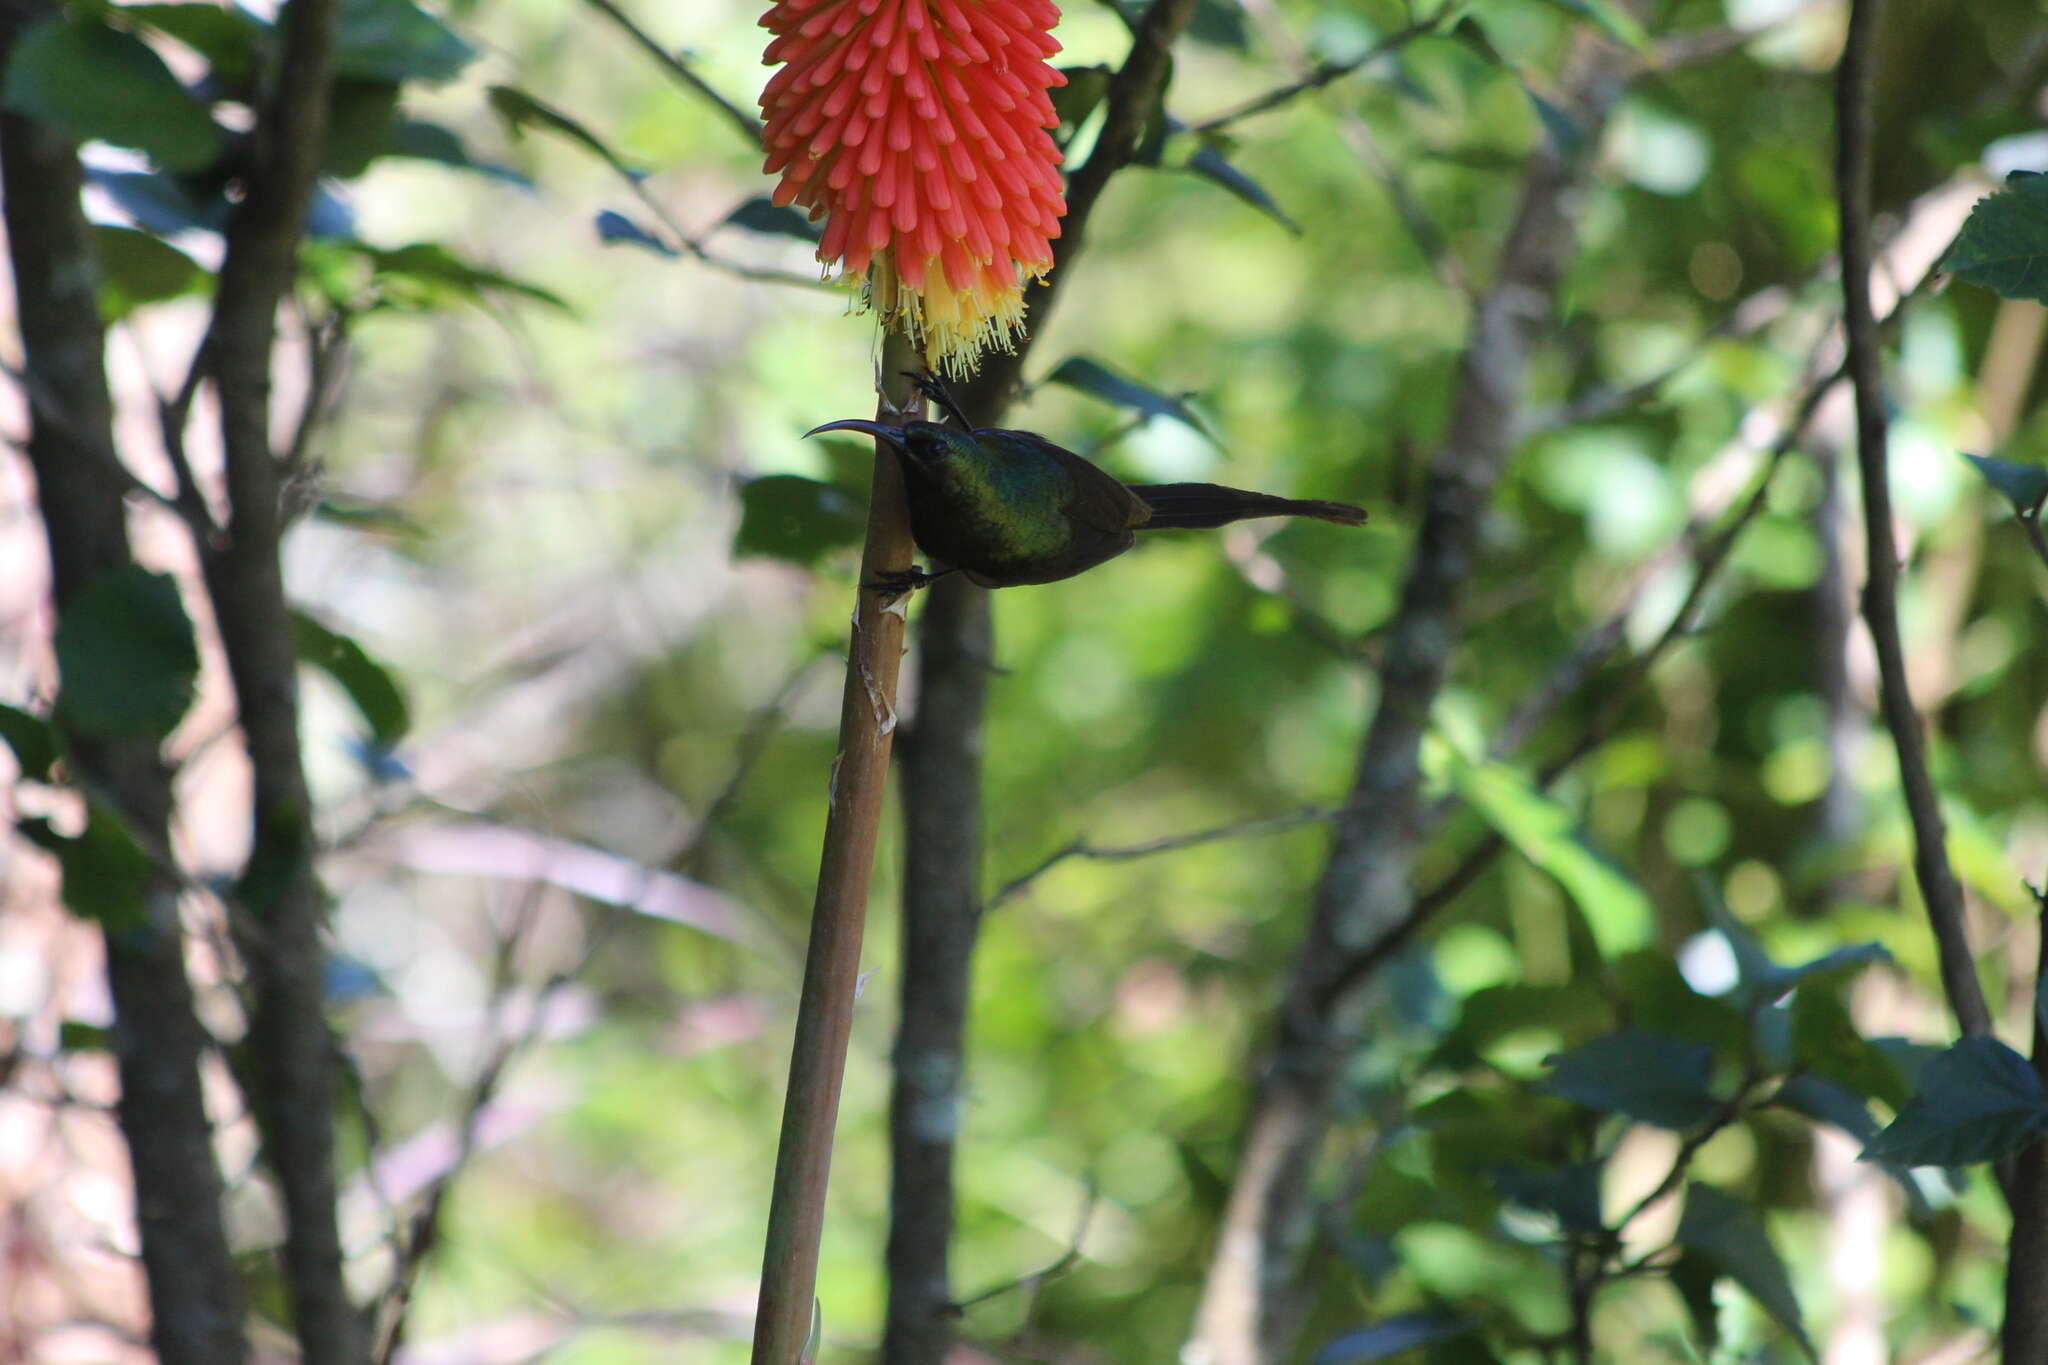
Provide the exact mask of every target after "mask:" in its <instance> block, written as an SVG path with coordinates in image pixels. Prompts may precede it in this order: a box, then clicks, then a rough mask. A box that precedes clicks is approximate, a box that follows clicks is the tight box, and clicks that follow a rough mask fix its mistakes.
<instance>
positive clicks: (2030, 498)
mask: <svg viewBox="0 0 2048 1365" xmlns="http://www.w3.org/2000/svg"><path fill="white" fill-rule="evenodd" d="M2043 268H2044V269H2048V257H2044V258H2043ZM1962 456H1963V458H1964V459H1966V460H1968V461H1969V462H1970V463H1971V464H1973V465H1975V466H1976V467H1977V472H1978V473H1979V474H1981V475H1983V476H1984V482H1986V483H1988V484H1990V485H1991V486H1992V487H1993V488H1995V489H1997V490H1998V491H1999V492H2001V493H2003V494H2005V500H2006V501H2007V502H2009V503H2011V504H2012V510H2013V511H2015V512H2017V513H2018V514H2019V515H2021V516H2023V517H2031V516H2033V515H2034V514H2035V513H2036V512H2039V511H2040V510H2041V503H2042V501H2043V500H2048V468H2043V467H2042V466H2041V465H2037V464H2014V463H2013V462H2012V461H2011V460H2001V459H1998V458H1997V457H1995V456H1991V455H1972V454H1970V452H1969V451H1967V450H1966V451H1963V452H1962Z"/></svg>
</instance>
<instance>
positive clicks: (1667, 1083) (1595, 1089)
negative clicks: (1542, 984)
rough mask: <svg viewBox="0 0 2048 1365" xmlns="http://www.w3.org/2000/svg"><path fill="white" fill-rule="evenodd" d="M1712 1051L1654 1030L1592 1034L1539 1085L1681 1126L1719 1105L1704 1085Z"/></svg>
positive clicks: (1572, 1098)
mask: <svg viewBox="0 0 2048 1365" xmlns="http://www.w3.org/2000/svg"><path fill="white" fill-rule="evenodd" d="M1712 1061H1713V1054H1712V1052H1711V1051H1710V1050H1709V1049H1707V1048H1705V1047H1703V1046H1701V1045H1699V1044H1696V1043H1683V1042H1680V1041H1679V1040H1678V1039H1676V1038H1664V1037H1660V1036H1659V1035H1657V1034H1654V1033H1637V1032H1633V1031H1629V1032H1623V1033H1617V1034H1613V1035H1611V1036H1609V1037H1606V1038H1596V1039H1594V1040H1593V1041H1592V1042H1590V1043H1587V1044H1585V1045H1583V1046H1581V1047H1576V1048H1573V1049H1572V1050H1571V1051H1570V1052H1567V1053H1565V1054H1563V1055H1562V1056H1560V1057H1558V1058H1557V1059H1556V1065H1555V1066H1554V1068H1553V1069H1552V1071H1551V1073H1550V1075H1549V1076H1548V1077H1547V1078H1545V1080H1544V1082H1543V1088H1544V1089H1545V1090H1548V1091H1550V1092H1551V1093H1552V1094H1554V1095H1562V1096H1563V1097H1564V1098H1566V1099H1568V1100H1570V1101H1572V1102H1573V1103H1574V1104H1580V1105H1584V1106H1585V1107H1586V1108H1588V1109H1599V1110H1604V1111H1610V1112H1613V1113H1618V1114H1627V1115H1628V1116H1629V1117H1631V1118H1636V1119H1641V1120H1642V1121H1643V1122H1644V1123H1653V1124H1655V1125H1657V1126H1658V1127H1659V1128H1670V1129H1673V1130H1682V1129H1686V1128H1691V1127H1693V1126H1695V1125H1697V1124H1700V1123H1703V1122H1705V1121H1706V1120H1707V1119H1708V1118H1709V1117H1711V1116H1712V1115H1713V1113H1714V1111H1715V1110H1716V1109H1717V1108H1718V1107H1719V1106H1720V1100H1719V1098H1718V1097H1717V1096H1716V1095H1715V1094H1714V1092H1713V1090H1712V1088H1711V1087H1710V1086H1709V1085H1708V1084H1707V1077H1708V1071H1709V1067H1710V1066H1711V1064H1712Z"/></svg>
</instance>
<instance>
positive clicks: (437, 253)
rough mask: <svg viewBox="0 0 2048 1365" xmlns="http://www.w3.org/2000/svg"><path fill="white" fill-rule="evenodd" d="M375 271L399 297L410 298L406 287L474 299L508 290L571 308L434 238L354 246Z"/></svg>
mask: <svg viewBox="0 0 2048 1365" xmlns="http://www.w3.org/2000/svg"><path fill="white" fill-rule="evenodd" d="M356 249H357V251H359V252H360V253H361V255H362V256H363V258H364V259H365V260H367V261H369V263H370V265H371V268H372V269H373V270H374V271H375V272H376V275H377V280H378V283H379V284H380V285H381V286H383V287H384V288H385V289H386V290H387V291H389V290H390V289H391V287H392V286H393V285H394V284H396V285H399V286H401V288H400V290H399V297H400V301H402V302H403V301H410V300H409V298H408V296H407V291H408V290H409V291H412V292H413V293H416V294H417V295H418V296H419V297H421V298H424V299H426V300H428V301H433V300H437V299H443V298H453V299H459V300H462V301H465V302H477V301H479V300H481V299H482V298H483V297H484V296H485V295H487V294H511V295H514V296H516V297H518V298H522V299H526V300H529V301H530V302H533V303H544V304H546V305H547V306H549V307H550V308H558V309H560V310H561V311H563V312H565V313H567V312H573V311H574V310H573V309H571V308H570V307H569V305H568V303H567V302H565V301H564V300H563V298H562V297H561V295H559V294H556V293H554V292H553V291H551V290H547V289H543V288H541V287H540V286H539V285H537V284H529V283H527V282H526V281H525V280H517V279H514V278H512V277H511V276H510V275H501V274H499V273H498V272H497V271H495V270H485V269H483V268H482V267H481V266H474V265H471V264H470V263H469V262H467V261H464V260H460V259H458V258H457V257H456V256H455V255H454V254H453V253H451V252H450V251H449V250H448V248H447V247H444V246H442V245H441V244H440V243H438V242H414V243H412V244H411V245H410V246H401V247H394V248H391V249H389V250H386V249H384V248H381V247H371V246H363V247H357V248H356Z"/></svg>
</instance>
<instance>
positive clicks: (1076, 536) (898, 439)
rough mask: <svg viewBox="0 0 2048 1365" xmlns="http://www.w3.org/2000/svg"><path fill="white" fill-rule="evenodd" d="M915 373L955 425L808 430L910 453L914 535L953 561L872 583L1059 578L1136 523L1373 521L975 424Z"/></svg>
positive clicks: (935, 554) (1328, 505)
mask: <svg viewBox="0 0 2048 1365" xmlns="http://www.w3.org/2000/svg"><path fill="white" fill-rule="evenodd" d="M917 378H918V379H919V380H920V385H921V387H923V388H924V389H925V391H926V392H927V393H928V394H930V395H931V396H932V397H933V398H935V399H937V400H938V401H939V402H940V403H941V404H942V405H944V406H945V407H946V408H947V409H948V410H949V412H951V413H952V415H953V417H954V420H955V421H956V422H957V423H958V428H959V429H955V428H953V427H948V426H945V425H943V424H941V423H938V422H905V423H904V424H903V425H901V426H890V425H888V424H886V423H882V422H869V421H862V420H859V419H849V420H846V421H841V422H827V423H825V425H823V426H821V427H814V428H813V429H812V430H810V431H808V432H806V433H804V434H805V435H807V436H815V435H817V434H818V433H819V432H823V431H859V432H865V433H866V434H867V435H869V436H874V437H878V438H880V439H881V440H884V441H887V442H888V443H889V444H890V445H892V446H894V447H895V448H896V449H897V451H899V452H900V453H901V455H902V462H903V480H904V485H905V488H906V489H907V491H908V493H909V498H910V529H911V535H912V536H913V538H915V540H916V541H917V546H918V548H919V549H921V550H923V551H924V552H925V554H927V555H929V556H930V557H931V558H933V559H935V560H937V561H939V563H940V564H942V565H944V566H945V567H943V568H941V569H938V570H937V571H936V572H931V571H927V570H923V569H916V568H912V569H908V570H901V571H898V572H895V573H893V574H889V575H886V576H885V577H886V578H887V581H886V582H884V583H876V584H868V585H866V586H869V587H873V588H877V589H879V590H883V591H894V592H897V593H901V592H904V591H908V590H909V589H912V588H921V587H923V586H924V585H925V584H927V583H930V582H932V581H933V580H935V579H937V578H941V577H943V576H944V575H946V574H949V573H952V572H954V571H955V570H958V571H959V572H961V573H964V574H966V575H967V576H968V577H969V578H970V579H972V580H973V581H974V582H976V583H979V584H981V585H982V586H983V587H985V588H1010V587H1017V586H1019V585H1021V584H1025V583H1052V582H1056V581H1058V580H1059V579H1062V578H1072V577H1073V576H1074V575H1075V574H1077V573H1080V572H1082V571H1083V570H1086V569H1092V568H1094V567H1095V566H1096V565H1097V564H1100V563H1102V562H1103V561H1104V560H1107V559H1113V558H1115V557H1116V556H1117V555H1120V554H1122V553H1123V552H1124V551H1125V550H1128V549H1130V548H1131V546H1132V544H1133V543H1134V542H1135V540H1136V536H1135V535H1134V532H1138V531H1161V530H1183V529H1203V528H1207V527H1212V526H1224V525H1228V524H1229V523H1231V522H1233V521H1244V520H1246V519H1248V518H1251V517H1314V518H1315V519H1316V520H1318V521H1332V522H1336V523H1337V524H1338V525H1340V526H1361V525H1363V524H1364V523H1365V509H1363V508H1360V507H1353V506H1351V504H1349V503H1343V502H1322V501H1318V500H1316V499H1313V498H1279V497H1274V496H1272V495H1271V494H1268V493H1251V492H1247V491H1245V490H1244V489H1241V488H1225V487H1222V486H1221V485H1219V484H1213V483H1133V484H1127V483H1124V482H1122V481H1121V480H1119V479H1117V478H1115V477H1114V476H1112V475H1110V474H1106V473H1104V472H1103V471H1102V470H1100V469H1098V468H1096V467H1095V466H1094V465H1093V464H1090V463H1089V462H1088V461H1087V460H1086V459H1084V458H1082V457H1081V456H1079V455H1076V454H1075V453H1074V452H1073V451H1071V450H1066V449H1063V448H1061V447H1060V446H1056V445H1054V444H1053V443H1052V442H1051V441H1048V440H1046V439H1045V438H1044V437H1043V436H1040V435H1038V434H1037V433H1035V432H1030V431H1006V430H1003V429H1002V428H999V427H975V428H971V429H970V428H969V427H968V424H967V421H966V419H965V418H964V416H962V415H961V413H960V411H959V409H958V408H957V407H955V406H954V405H953V403H952V401H951V399H950V398H948V397H946V396H945V395H944V392H943V390H941V389H940V388H939V387H938V385H936V384H935V383H932V382H930V381H929V380H926V379H924V377H923V376H917Z"/></svg>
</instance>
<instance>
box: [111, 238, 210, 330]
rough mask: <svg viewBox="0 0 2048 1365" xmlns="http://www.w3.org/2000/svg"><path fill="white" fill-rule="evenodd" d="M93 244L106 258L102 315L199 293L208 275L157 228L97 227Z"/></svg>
mask: <svg viewBox="0 0 2048 1365" xmlns="http://www.w3.org/2000/svg"><path fill="white" fill-rule="evenodd" d="M93 246H94V249H95V251H96V252H97V254H98V256H99V263H100V316H101V317H102V318H104V319H106V320H107V321H108V322H117V321H119V320H120V319H122V318H124V317H127V316H128V315H129V314H130V313H132V312H134V311H135V310H136V309H137V308H140V307H142V306H143V305H144V304H149V303H160V302H162V301H163V300H165V299H174V298H177V297H179V296H180V295H183V294H190V293H193V292H195V291H196V290H198V289H200V288H201V287H202V286H204V285H205V283H206V281H207V279H208V275H207V273H206V272H205V271H204V270H202V269H200V267H199V263H198V262H197V261H195V260H193V259H192V258H191V257H190V256H187V255H186V254H185V253H184V252H182V251H180V250H178V249H177V248H176V247H174V246H172V245H170V244H169V243H168V242H165V241H164V240H163V239H162V238H160V237H158V236H156V235H154V234H153V233H148V232H137V231H136V230H135V229H134V228H124V227H95V228H94V229H93Z"/></svg>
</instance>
